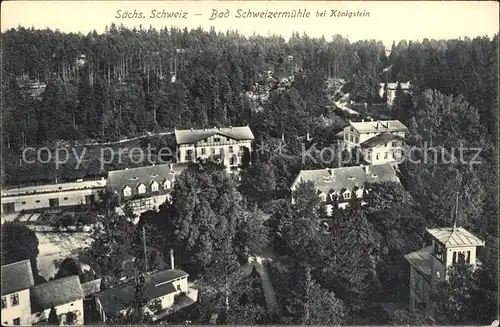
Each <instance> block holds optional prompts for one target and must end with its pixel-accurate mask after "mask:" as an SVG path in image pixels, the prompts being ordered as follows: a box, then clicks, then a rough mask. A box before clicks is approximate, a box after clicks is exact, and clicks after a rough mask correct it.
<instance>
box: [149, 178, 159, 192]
mask: <svg viewBox="0 0 500 327" xmlns="http://www.w3.org/2000/svg"><path fill="white" fill-rule="evenodd" d="M156 191H158V183H157V182H156V181H153V182H152V183H151V192H156Z"/></svg>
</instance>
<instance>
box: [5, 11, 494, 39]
mask: <svg viewBox="0 0 500 327" xmlns="http://www.w3.org/2000/svg"><path fill="white" fill-rule="evenodd" d="M213 9H216V10H218V11H219V12H225V11H226V10H229V11H230V13H229V17H228V18H219V19H215V20H210V19H209V18H210V16H211V15H212V12H213ZM238 9H242V10H243V11H244V12H247V11H248V10H249V9H250V10H253V11H266V10H269V11H291V10H293V9H296V10H299V9H301V10H302V11H304V10H305V9H306V10H307V11H309V12H310V17H309V18H278V19H266V18H236V17H235V16H236V15H237V10H238ZM118 10H121V13H122V14H123V12H125V11H131V12H133V11H134V10H136V11H137V12H142V13H143V15H144V18H125V19H120V18H117V16H118ZM152 10H157V11H160V12H161V11H162V10H165V11H166V12H175V11H183V12H184V13H186V18H185V19H183V18H150V15H151V11H152ZM325 10H326V11H327V12H326V14H327V17H316V12H317V11H319V12H323V11H325ZM331 10H337V13H339V12H343V11H346V10H349V11H351V12H356V11H360V12H369V13H370V15H369V17H352V18H347V17H328V16H329V15H330V13H331ZM498 12H499V4H498V2H496V1H477V2H476V1H432V2H431V1H429V2H420V1H373V2H366V1H352V2H351V1H349V2H346V1H343V2H333V1H331V2H324V1H307V2H306V1H175V2H163V1H4V2H2V11H1V29H2V31H4V30H6V29H9V28H15V27H17V26H19V25H20V26H24V27H32V26H33V27H35V28H47V27H49V28H51V29H59V30H61V31H64V32H82V33H84V34H86V33H88V32H89V31H92V30H94V29H95V30H96V31H97V32H99V33H100V32H103V31H104V28H105V26H106V25H110V24H111V23H113V22H114V23H116V24H117V25H120V24H123V25H125V26H128V27H133V26H139V24H142V26H143V27H145V28H148V27H149V26H150V25H153V26H154V27H157V28H161V27H164V26H167V27H170V26H173V25H175V26H178V27H181V28H184V27H188V28H189V29H190V28H196V27H198V26H202V27H203V28H207V29H208V28H209V27H210V26H214V27H215V28H216V29H217V30H220V31H226V30H228V29H230V30H238V31H239V32H240V33H242V34H244V35H251V34H253V33H254V32H255V33H257V34H262V35H267V34H270V33H271V34H281V35H282V36H284V37H285V38H288V37H289V36H290V35H291V33H292V32H293V31H297V32H300V33H301V34H302V32H305V33H307V34H308V35H310V36H321V35H324V36H325V37H326V38H327V39H330V38H331V36H332V35H334V34H340V35H343V36H347V37H348V38H349V40H350V41H352V42H353V41H357V40H365V39H376V40H381V41H383V42H384V43H385V44H386V45H387V46H390V45H391V44H392V42H393V41H396V42H397V41H399V40H401V39H407V40H422V39H424V38H429V39H431V38H435V39H441V38H444V39H447V38H458V37H465V36H469V37H475V36H479V35H481V36H482V35H488V36H493V35H494V34H495V33H498V26H499V17H498ZM181 16H182V15H181Z"/></svg>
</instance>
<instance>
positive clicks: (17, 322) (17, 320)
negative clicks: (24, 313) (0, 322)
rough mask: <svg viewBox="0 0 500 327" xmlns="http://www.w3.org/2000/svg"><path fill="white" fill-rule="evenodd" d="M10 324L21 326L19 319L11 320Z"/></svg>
mask: <svg viewBox="0 0 500 327" xmlns="http://www.w3.org/2000/svg"><path fill="white" fill-rule="evenodd" d="M12 324H13V325H16V326H18V325H20V324H21V319H20V318H16V319H14V320H12Z"/></svg>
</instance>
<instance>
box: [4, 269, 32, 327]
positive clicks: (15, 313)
mask: <svg viewBox="0 0 500 327" xmlns="http://www.w3.org/2000/svg"><path fill="white" fill-rule="evenodd" d="M33 285H35V281H34V279H33V273H32V270H31V262H30V260H23V261H19V262H14V263H11V264H8V265H4V266H2V325H4V326H5V325H7V326H12V325H23V326H26V325H31V302H30V288H31V287H33Z"/></svg>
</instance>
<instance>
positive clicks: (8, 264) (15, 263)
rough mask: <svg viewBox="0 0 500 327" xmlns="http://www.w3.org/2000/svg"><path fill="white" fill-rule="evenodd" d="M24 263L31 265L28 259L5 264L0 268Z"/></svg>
mask: <svg viewBox="0 0 500 327" xmlns="http://www.w3.org/2000/svg"><path fill="white" fill-rule="evenodd" d="M26 261H29V263H30V264H31V260H30V259H24V260H20V261H16V262H11V263H7V264H5V265H2V268H4V267H10V266H12V265H18V264H20V263H24V262H26Z"/></svg>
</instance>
